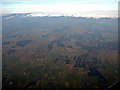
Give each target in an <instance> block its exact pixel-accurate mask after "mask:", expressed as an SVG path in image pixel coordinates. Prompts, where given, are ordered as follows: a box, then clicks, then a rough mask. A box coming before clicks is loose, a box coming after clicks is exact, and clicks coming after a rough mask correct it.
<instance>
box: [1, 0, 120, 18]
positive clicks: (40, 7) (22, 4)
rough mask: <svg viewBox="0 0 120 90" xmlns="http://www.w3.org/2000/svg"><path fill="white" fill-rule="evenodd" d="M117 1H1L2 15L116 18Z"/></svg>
mask: <svg viewBox="0 0 120 90" xmlns="http://www.w3.org/2000/svg"><path fill="white" fill-rule="evenodd" d="M118 1H119V0H2V8H3V13H28V12H31V13H33V12H42V13H44V14H45V15H51V14H52V15H68V16H70V15H75V16H80V15H81V16H91V17H92V16H104V17H107V16H108V17H109V16H110V17H111V16H112V17H116V16H117V8H118Z"/></svg>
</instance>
